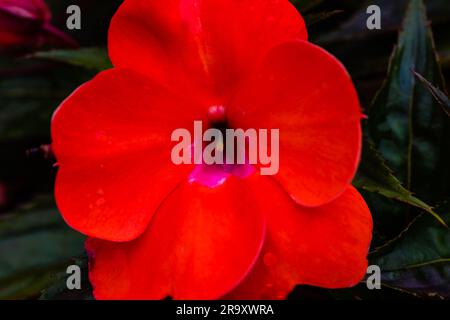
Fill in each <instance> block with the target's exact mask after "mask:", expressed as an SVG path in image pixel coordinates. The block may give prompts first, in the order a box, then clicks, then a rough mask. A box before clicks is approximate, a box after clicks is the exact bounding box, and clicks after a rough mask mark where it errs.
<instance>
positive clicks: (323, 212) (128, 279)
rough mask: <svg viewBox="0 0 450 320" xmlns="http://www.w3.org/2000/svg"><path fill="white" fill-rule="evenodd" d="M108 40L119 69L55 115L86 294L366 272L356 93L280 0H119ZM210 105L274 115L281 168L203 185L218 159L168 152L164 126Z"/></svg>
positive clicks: (281, 293)
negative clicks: (81, 244) (203, 162)
mask: <svg viewBox="0 0 450 320" xmlns="http://www.w3.org/2000/svg"><path fill="white" fill-rule="evenodd" d="M109 53H110V56H111V59H112V61H113V64H114V66H115V68H114V69H112V70H108V71H105V72H102V73H101V74H99V75H98V76H97V77H96V78H95V79H94V80H92V81H90V82H88V83H86V84H85V85H83V86H82V87H81V88H79V89H78V90H77V91H76V92H75V93H74V94H73V95H72V96H70V97H69V98H68V99H67V100H66V101H65V102H64V103H63V104H62V105H61V106H60V107H59V109H58V110H57V111H56V113H55V115H54V118H53V120H52V137H53V148H54V152H55V154H56V156H57V159H58V163H59V172H58V177H57V181H56V199H57V203H58V206H59V209H60V210H61V212H62V214H63V216H64V218H65V219H66V221H67V222H68V224H69V225H71V226H72V227H73V228H75V229H77V230H79V231H80V232H82V233H84V234H86V235H88V236H89V237H90V238H89V239H88V241H87V250H88V252H89V253H90V279H91V282H92V284H93V286H94V288H95V290H94V294H95V297H96V298H99V299H160V298H164V297H166V296H171V297H173V298H175V299H191V298H196V299H203V298H205V299H210V298H221V297H227V298H246V299H253V298H284V297H285V296H286V295H287V294H288V293H289V292H290V291H291V290H292V289H293V287H294V286H295V285H296V284H310V285H316V286H322V287H327V288H340V287H349V286H353V285H355V284H357V283H358V282H359V281H360V280H361V278H362V277H363V275H364V273H365V270H366V266H367V261H366V255H367V252H368V248H369V243H370V239H371V230H372V220H371V217H370V213H369V210H368V208H367V206H366V204H365V202H364V200H363V199H362V197H361V196H360V195H359V194H358V192H357V191H356V190H355V189H354V188H353V187H351V185H350V182H351V180H352V178H353V176H354V174H355V171H356V168H357V164H358V161H359V154H360V148H361V127H360V118H361V112H360V106H359V102H358V98H357V95H356V92H355V89H354V87H353V84H352V81H351V79H350V77H349V75H348V74H347V72H346V71H345V69H344V67H343V66H342V65H341V64H340V63H339V62H338V61H337V60H336V59H335V58H334V57H332V56H331V55H330V54H328V53H327V52H325V51H324V50H322V49H320V48H318V47H317V46H315V45H313V44H311V43H308V42H307V35H306V30H305V26H304V22H303V20H302V18H301V16H300V15H299V14H298V13H297V11H296V10H295V8H294V7H293V6H292V5H291V4H290V3H289V2H288V1H287V0H264V1H254V0H167V1H159V0H126V1H125V3H124V4H123V5H122V7H121V8H120V9H119V11H118V12H117V14H116V15H115V17H114V18H113V20H112V23H111V28H110V34H109ZM211 106H222V107H224V108H225V116H226V118H224V119H222V120H224V121H226V123H227V125H228V126H229V127H231V128H244V129H246V128H269V129H271V128H279V129H280V170H279V173H278V174H277V175H276V176H273V177H268V176H261V175H260V174H259V173H257V172H254V173H253V174H250V175H248V174H240V173H234V174H230V173H229V172H226V174H224V175H223V177H225V178H226V179H224V180H222V181H221V182H222V183H221V184H218V185H217V186H215V187H211V186H210V185H209V184H208V183H205V182H207V181H205V180H208V179H209V178H211V177H213V178H214V177H215V176H216V175H217V170H218V169H217V168H216V167H214V170H216V172H213V173H210V172H209V171H208V168H209V169H212V168H211V167H204V166H203V167H200V170H199V167H196V168H195V170H194V168H193V167H192V166H188V165H181V166H175V165H174V164H172V162H171V158H170V151H171V148H172V147H173V144H172V143H170V141H169V139H170V135H171V132H172V131H173V130H174V129H177V128H192V124H193V121H194V120H203V121H204V123H205V122H207V121H208V110H210V111H211V110H216V109H217V108H216V109H214V108H212V109H211V108H210V107H211ZM212 118H214V117H212ZM215 120H217V119H215ZM211 125H213V124H211ZM214 170H212V171H214ZM238 171H239V170H237V171H236V172H238ZM188 177H189V178H188ZM223 177H222V178H223Z"/></svg>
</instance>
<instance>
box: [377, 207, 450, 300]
mask: <svg viewBox="0 0 450 320" xmlns="http://www.w3.org/2000/svg"><path fill="white" fill-rule="evenodd" d="M448 209H449V206H448V205H447V207H446V208H445V210H444V211H443V213H442V216H443V217H444V220H445V221H446V222H447V223H449V222H450V210H448ZM449 244H450V229H448V228H445V227H443V226H442V225H440V224H438V223H437V222H436V221H435V220H434V219H433V218H431V217H430V216H428V215H420V216H418V217H417V218H416V219H415V220H414V221H413V222H412V223H411V224H410V225H409V226H408V227H407V228H406V229H405V230H404V231H403V232H402V233H401V234H400V235H399V236H398V237H397V238H395V239H394V240H392V241H390V242H388V243H387V244H386V245H384V246H383V247H381V248H378V249H376V250H375V252H373V253H372V254H371V255H370V261H371V264H376V265H378V266H379V267H380V268H381V270H382V282H384V283H385V284H386V285H389V286H391V287H396V288H401V289H403V290H406V291H408V292H412V293H414V294H417V295H419V296H422V295H426V296H434V297H447V298H448V297H450V286H449V285H448V284H449V283H450V246H449Z"/></svg>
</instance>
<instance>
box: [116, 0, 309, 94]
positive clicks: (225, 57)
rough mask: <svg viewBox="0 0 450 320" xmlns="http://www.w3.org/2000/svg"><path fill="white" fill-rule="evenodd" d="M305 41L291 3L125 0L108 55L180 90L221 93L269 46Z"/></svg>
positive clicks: (274, 0) (272, 0)
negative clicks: (294, 40) (295, 40)
mask: <svg viewBox="0 0 450 320" xmlns="http://www.w3.org/2000/svg"><path fill="white" fill-rule="evenodd" d="M306 38H307V35H306V28H305V24H304V21H303V19H302V17H301V16H300V14H299V13H298V12H297V11H296V9H295V8H294V6H293V5H292V4H291V3H289V1H287V0H263V1H254V0H214V1H205V0H165V1H160V0H127V1H125V2H124V4H123V5H122V6H121V7H120V9H119V10H118V12H117V14H116V15H115V16H114V18H113V19H112V23H111V28H110V32H109V53H110V56H111V59H112V61H113V64H114V65H115V66H119V67H126V68H131V69H135V70H137V71H139V72H143V73H146V74H149V75H152V77H153V78H155V79H160V80H161V81H163V82H164V83H165V84H166V85H168V86H169V87H171V88H176V89H178V90H179V91H181V92H196V91H199V90H201V89H205V88H208V89H209V90H206V91H209V92H210V93H212V95H214V96H216V95H217V94H218V95H219V96H220V95H224V94H228V92H229V89H230V86H231V87H232V86H233V85H235V84H236V83H237V81H239V78H240V77H241V76H242V75H244V74H245V73H246V72H247V71H248V70H250V69H251V67H252V66H253V65H254V64H255V61H257V60H258V59H259V58H260V57H261V56H262V55H263V54H264V53H265V52H266V51H267V50H268V49H270V48H271V47H273V46H274V45H276V44H278V43H281V42H283V41H286V40H290V39H306ZM186 88H189V90H186Z"/></svg>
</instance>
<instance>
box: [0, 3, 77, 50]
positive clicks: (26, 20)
mask: <svg viewBox="0 0 450 320" xmlns="http://www.w3.org/2000/svg"><path fill="white" fill-rule="evenodd" d="M50 20H51V13H50V10H49V9H48V7H47V5H46V4H45V2H44V1H43V0H0V51H6V50H18V49H28V50H29V49H34V48H38V47H41V46H42V45H44V44H53V45H56V46H69V47H75V46H76V42H75V41H74V40H72V39H71V38H70V37H69V36H67V35H66V34H65V33H63V32H62V31H60V30H58V29H56V28H55V27H53V26H52V24H51V23H50Z"/></svg>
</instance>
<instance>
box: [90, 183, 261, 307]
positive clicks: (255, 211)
mask: <svg viewBox="0 0 450 320" xmlns="http://www.w3.org/2000/svg"><path fill="white" fill-rule="evenodd" d="M242 181H243V180H239V179H238V178H234V177H231V178H229V179H228V180H227V181H226V182H225V183H224V184H223V185H221V186H219V187H216V188H213V189H211V188H208V187H204V186H202V185H200V184H197V183H185V184H183V185H181V186H180V187H179V188H178V189H177V190H175V191H174V193H173V194H172V195H171V196H170V197H169V198H168V199H167V200H166V201H165V202H164V203H163V205H162V206H161V208H160V209H159V210H158V212H157V214H156V215H155V216H154V218H153V219H152V222H151V223H150V225H149V227H148V229H147V230H146V231H145V233H144V234H143V235H142V236H141V237H140V238H138V239H136V240H134V241H132V242H127V243H114V242H107V241H101V240H96V239H92V238H91V239H89V240H88V242H87V246H86V248H87V250H88V252H89V254H90V257H91V264H90V280H91V283H92V284H93V286H94V295H95V297H96V298H97V299H163V298H165V297H167V296H171V297H172V298H174V299H214V298H218V297H220V296H222V295H224V294H225V293H227V292H229V291H230V290H232V289H233V288H234V287H235V286H236V285H237V284H238V283H239V282H240V281H241V280H242V279H243V278H244V277H245V275H246V274H247V273H248V272H249V270H250V269H251V267H252V266H253V264H254V263H255V261H256V259H257V257H258V254H259V252H260V250H261V247H262V243H263V240H264V233H265V222H264V216H263V215H261V214H260V209H261V208H259V207H258V205H257V204H258V202H257V201H256V199H254V198H253V194H252V193H250V192H248V189H247V186H246V184H245V183H243V182H242Z"/></svg>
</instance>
